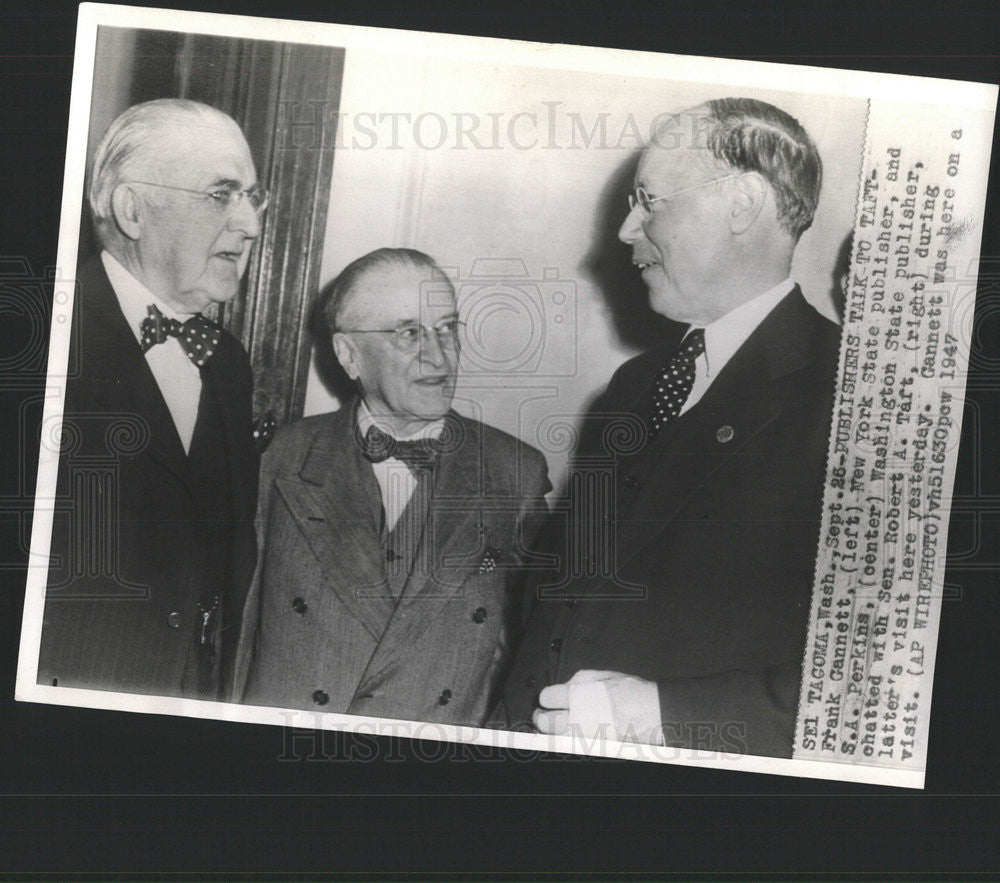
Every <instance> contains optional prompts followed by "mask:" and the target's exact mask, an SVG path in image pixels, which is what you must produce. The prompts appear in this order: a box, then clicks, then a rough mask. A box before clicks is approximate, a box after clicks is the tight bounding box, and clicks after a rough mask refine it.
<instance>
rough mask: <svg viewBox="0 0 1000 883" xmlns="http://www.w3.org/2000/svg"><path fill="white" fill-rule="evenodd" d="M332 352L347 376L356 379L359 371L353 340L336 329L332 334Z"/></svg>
mask: <svg viewBox="0 0 1000 883" xmlns="http://www.w3.org/2000/svg"><path fill="white" fill-rule="evenodd" d="M333 352H334V354H335V355H336V356H337V361H338V362H340V367H341V368H343V369H344V371H345V373H346V374H347V376H348V377H350V378H351V380H357V379H358V377H359V376H360V374H361V371H360V368H359V366H358V351H357V349H355V346H354V342H353V341H352V340H351V339H350V338H349V337H348V336H347V335H346V334H343V333H342V332H340V331H337V332H335V333H334V335H333Z"/></svg>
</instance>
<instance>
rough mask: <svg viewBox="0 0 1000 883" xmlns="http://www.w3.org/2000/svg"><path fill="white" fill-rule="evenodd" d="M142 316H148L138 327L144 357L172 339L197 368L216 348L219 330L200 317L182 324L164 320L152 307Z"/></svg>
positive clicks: (212, 323) (200, 315)
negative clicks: (173, 338) (154, 348)
mask: <svg viewBox="0 0 1000 883" xmlns="http://www.w3.org/2000/svg"><path fill="white" fill-rule="evenodd" d="M146 312H147V313H148V314H149V315H148V316H147V317H146V318H145V319H143V320H142V324H141V325H140V326H139V332H140V336H141V340H142V351H143V352H144V353H145V352H147V351H148V350H149V349H150V348H152V347H154V346H156V345H157V344H158V343H163V342H164V341H166V339H167V338H168V337H176V338H177V340H178V342H179V343H180V345H181V349H183V350H184V352H185V354H186V355H187V357H188V358H189V359H190V360H191V361H192V362H194V363H195V365H197V366H198V367H199V368H200V367H201V366H202V365H204V364H205V362H207V361H208V360H209V359H210V358H211V357H212V353H214V352H215V348H216V347H217V346H218V345H219V340H220V339H221V337H222V329H221V328H220V327H219V326H218V325H216V324H215V323H214V322H212V321H211V320H209V319H206V318H205V317H204V316H203V315H202V314H201V313H195V314H194V315H193V316H192V317H191V318H190V319H188V320H187V321H186V322H183V323H182V322H178V321H177V320H176V319H168V318H167V317H166V316H164V315H163V313H161V312H160V310H159V309H158V308H157V306H156V305H155V304H150V305H149V306H148V307H147V308H146Z"/></svg>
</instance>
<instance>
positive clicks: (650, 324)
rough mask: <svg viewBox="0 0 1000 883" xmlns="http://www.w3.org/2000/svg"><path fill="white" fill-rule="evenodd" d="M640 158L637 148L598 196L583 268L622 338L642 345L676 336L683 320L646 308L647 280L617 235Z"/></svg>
mask: <svg viewBox="0 0 1000 883" xmlns="http://www.w3.org/2000/svg"><path fill="white" fill-rule="evenodd" d="M638 163H639V155H638V154H636V155H634V156H632V157H630V158H629V159H627V160H626V161H625V162H624V163H622V165H621V166H619V167H618V169H617V171H616V172H615V173H614V174H613V175H612V176H611V178H609V179H608V181H607V183H606V184H605V186H604V190H603V191H602V192H601V195H600V198H599V199H598V202H597V214H596V217H595V218H594V238H593V241H592V243H591V247H590V251H589V252H588V253H587V255H586V257H585V258H584V261H583V268H584V270H585V271H586V272H587V273H588V274H589V275H590V276H591V277H592V278H593V279H594V281H595V282H596V283H597V288H598V290H599V291H600V293H601V296H602V297H603V298H604V300H605V303H606V304H607V306H608V310H609V311H610V313H611V317H612V321H613V322H614V328H615V331H616V332H617V334H618V336H619V338H620V339H621V341H622V343H623V344H624V345H625V346H627V347H632V348H635V349H638V350H646V349H649V348H650V347H651V346H654V345H656V344H662V343H665V342H668V341H669V340H670V339H672V338H676V340H677V342H680V338H681V335H682V334H683V333H684V329H685V328H686V327H687V326H686V325H680V324H678V323H677V322H671V321H670V320H669V319H667V318H665V317H664V316H661V315H659V314H658V313H655V312H653V310H651V309H650V307H649V296H648V294H647V291H646V286H645V285H644V284H643V281H642V278H641V277H640V276H639V271H638V270H637V269H636V268H635V267H634V266H633V265H632V251H631V249H630V248H629V247H628V246H627V245H625V244H624V243H623V242H622V241H621V240H620V239H619V238H618V228H619V227H621V225H622V222H623V221H624V220H625V217H626V215H627V214H628V195H629V193H631V192H632V184H633V179H634V178H635V170H636V166H637V165H638Z"/></svg>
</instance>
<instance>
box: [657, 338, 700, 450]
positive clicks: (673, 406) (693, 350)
mask: <svg viewBox="0 0 1000 883" xmlns="http://www.w3.org/2000/svg"><path fill="white" fill-rule="evenodd" d="M703 352H705V331H704V329H702V328H695V329H694V330H693V331H692V332H691V333H690V334H688V336H687V337H685V338H684V341H683V343H681V346H680V349H678V350H677V352H675V353H674V354H673V355H672V356H671V357H670V359H669V360H668V361H667V364H666V365H665V366H664V368H663V370H662V371H661V372H660V375H659V376H658V377H657V378H656V387H655V389H654V390H653V411H652V414H651V415H650V419H649V426H650V430H649V434H650V436H651V437H653V436H655V435H656V434H657V433H659V431H660V430H661V429H663V427H664V425H665V424H666V423H667V421H669V420H673V419H674V417H676V416H677V415H678V414H679V413H680V410H681V408H683V407H684V403H685V402H686V401H687V398H688V396H689V395H691V387H692V386H694V363H695V359H697V358H698V356H700V355H701V354H702V353H703Z"/></svg>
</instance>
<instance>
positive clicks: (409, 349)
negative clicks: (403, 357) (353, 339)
mask: <svg viewBox="0 0 1000 883" xmlns="http://www.w3.org/2000/svg"><path fill="white" fill-rule="evenodd" d="M464 325H465V323H464V322H460V321H459V320H458V319H442V320H441V321H440V322H438V323H437V324H436V325H424V324H423V323H421V322H405V323H403V324H402V325H397V326H396V327H395V328H341V329H340V331H341V332H342V333H343V334H391V335H393V336H392V338H391V341H392V345H393V346H394V347H396V349H398V350H399V351H400V352H402V353H408V354H409V353H415V352H416V351H417V350H418V349H419V348H420V343H421V341H422V340H423V336H424V333H425V332H426V334H427V336H428V337H430V335H431V334H434V336H435V337H436V338H437V342H438V345H439V346H440V347H441V348H442V349H445V348H447V347H452V348H454V347H456V346H457V345H458V336H459V333H460V331H461V329H462V327H463V326H464Z"/></svg>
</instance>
